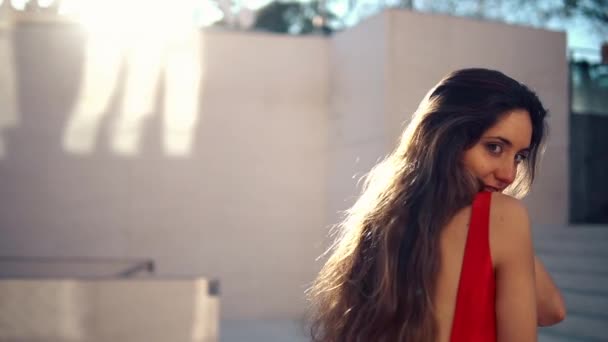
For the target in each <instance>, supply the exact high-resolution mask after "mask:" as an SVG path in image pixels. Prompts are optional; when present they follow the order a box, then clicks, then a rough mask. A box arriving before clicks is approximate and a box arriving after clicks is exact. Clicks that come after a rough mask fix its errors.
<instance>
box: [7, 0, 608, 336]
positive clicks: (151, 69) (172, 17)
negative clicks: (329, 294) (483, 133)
mask: <svg viewBox="0 0 608 342" xmlns="http://www.w3.org/2000/svg"><path fill="white" fill-rule="evenodd" d="M0 4H1V5H0V182H1V183H0V184H2V187H1V189H2V191H0V199H1V203H2V205H1V206H0V277H1V279H0V340H2V341H5V340H6V341H24V340H35V341H109V340H111V341H168V340H170V341H215V340H217V339H218V336H219V339H220V340H221V341H230V342H231V341H305V340H306V337H305V336H306V335H305V332H304V328H303V321H302V320H303V316H304V313H305V310H306V300H305V296H304V291H305V289H306V288H307V287H308V286H309V284H310V282H311V281H312V279H313V278H314V276H315V274H316V272H317V271H318V269H319V268H320V266H321V264H322V261H323V259H320V260H317V257H318V256H319V255H321V254H322V252H323V251H324V250H325V248H326V247H327V246H328V244H329V242H330V240H329V237H328V236H327V233H328V229H329V227H330V226H331V225H332V224H335V223H336V222H337V221H338V220H339V219H340V214H339V213H340V211H341V210H344V209H346V208H348V205H349V204H350V203H352V202H353V200H354V198H355V196H356V195H357V193H358V179H359V178H360V177H361V176H363V175H364V174H365V173H366V172H367V171H369V169H370V167H371V166H372V165H374V164H375V163H376V162H377V161H378V160H379V159H380V158H382V157H383V156H384V155H385V154H386V153H388V152H389V151H390V149H391V148H392V147H393V146H394V144H395V142H396V139H397V136H398V135H399V133H400V131H401V129H402V128H403V124H404V122H406V121H407V120H408V118H409V115H410V114H411V113H412V112H413V111H414V110H415V108H416V107H417V105H418V102H419V101H420V99H421V98H422V97H423V95H424V94H425V92H426V91H427V90H428V89H429V88H430V87H431V86H432V85H434V84H435V83H436V82H437V81H438V80H439V79H440V78H441V77H442V76H443V75H445V74H446V73H447V72H449V71H452V70H454V69H458V68H463V67H472V66H481V67H489V68H496V69H499V70H502V71H504V72H505V73H507V74H509V75H511V76H513V77H515V78H516V79H518V80H521V81H523V82H524V83H526V84H528V85H530V86H531V87H532V88H533V89H534V90H535V91H537V93H538V94H539V95H540V97H541V99H543V102H544V103H545V105H546V106H547V108H548V109H549V111H550V113H551V117H550V119H549V125H550V138H549V141H548V144H547V151H546V154H545V157H544V160H543V165H542V167H541V172H540V176H539V178H538V182H537V184H536V185H535V187H534V190H533V192H532V194H531V195H530V196H529V198H527V199H526V203H527V204H528V206H529V208H530V212H531V216H532V220H533V223H534V228H535V230H534V232H535V233H534V234H535V244H536V248H537V252H538V253H539V255H540V256H541V258H542V259H543V260H544V261H545V262H546V263H547V265H548V268H549V269H550V271H551V272H552V274H553V275H554V277H555V278H556V281H557V283H558V285H559V286H560V287H561V288H562V290H563V291H564V294H565V297H566V301H567V305H568V309H569V315H568V317H567V319H566V321H565V322H563V323H561V324H559V325H557V326H555V327H551V328H546V329H541V332H540V334H541V341H545V342H547V341H605V340H606V339H607V338H608V330H607V328H606V327H607V326H608V316H607V315H606V312H608V291H607V290H606V289H608V266H606V265H608V262H607V261H608V253H606V252H605V250H606V246H608V229H607V228H608V180H607V179H606V178H607V177H606V175H607V171H606V170H608V165H607V164H608V157H606V153H605V152H604V151H605V149H604V147H608V146H607V145H608V143H607V142H606V139H605V136H606V132H608V105H607V102H606V101H607V99H608V96H606V95H608V67H607V65H608V46H607V45H606V44H605V39H606V37H608V4H607V3H606V2H605V1H602V0H596V1H592V0H588V1H573V0H563V1H562V0H546V1H536V2H531V1H523V0H493V1H492V0H476V1H473V0H465V1H455V0H454V1H450V0H442V1H425V0H419V1H413V0H410V1H389V0H386V1H354V0H326V1H290V2H288V1H267V0H251V1H245V0H243V1H227V0H226V1H221V0H220V1H203V0H179V1H178V0H173V1H161V0H158V1H143V0H141V1H139V0H129V1H118V0H105V1H101V0H62V1H59V0H45V1H43V0H38V1H26V0H11V1H7V0H4V1H1V0H0ZM564 32H565V33H564ZM49 317H53V319H49Z"/></svg>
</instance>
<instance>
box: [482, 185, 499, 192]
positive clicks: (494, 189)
mask: <svg viewBox="0 0 608 342" xmlns="http://www.w3.org/2000/svg"><path fill="white" fill-rule="evenodd" d="M483 189H484V190H485V191H489V192H501V191H502V189H499V188H495V187H493V186H489V185H486V186H484V188H483Z"/></svg>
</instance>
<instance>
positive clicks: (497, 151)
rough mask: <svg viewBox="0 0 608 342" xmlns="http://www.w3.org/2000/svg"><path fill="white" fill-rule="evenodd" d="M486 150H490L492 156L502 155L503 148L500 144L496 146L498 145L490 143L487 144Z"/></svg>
mask: <svg viewBox="0 0 608 342" xmlns="http://www.w3.org/2000/svg"><path fill="white" fill-rule="evenodd" d="M486 149H488V151H489V152H490V153H492V154H496V155H498V154H501V153H502V146H501V145H500V144H496V143H489V144H486Z"/></svg>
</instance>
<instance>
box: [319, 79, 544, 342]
mask: <svg viewBox="0 0 608 342" xmlns="http://www.w3.org/2000/svg"><path fill="white" fill-rule="evenodd" d="M513 109H525V110H527V111H528V113H529V114H530V118H531V121H532V128H533V133H532V142H531V146H530V154H529V157H528V159H526V160H525V161H524V162H523V163H521V164H520V168H521V170H519V172H518V177H517V179H516V181H515V182H514V183H513V184H512V185H511V186H510V187H509V188H510V189H508V190H510V192H511V193H512V194H514V195H520V196H521V195H524V194H525V193H526V192H527V191H528V189H529V186H530V184H531V183H532V181H533V179H534V175H535V169H536V164H537V159H538V158H537V157H538V155H539V153H538V152H539V150H540V149H541V145H542V142H543V139H544V136H545V133H546V127H545V120H544V119H545V115H546V110H545V109H544V108H543V105H542V104H541V102H540V100H539V99H538V97H537V96H536V95H535V94H534V92H532V91H531V90H530V89H528V88H527V87H526V86H525V85H523V84H521V83H519V82H517V81H515V80H513V79H512V78H510V77H508V76H506V75H504V74H502V73H500V72H498V71H494V70H487V69H464V70H458V71H455V72H453V73H451V74H449V75H448V76H446V77H445V78H444V79H443V80H441V81H440V82H439V83H438V84H437V85H436V86H435V87H434V88H433V89H431V90H430V91H429V93H428V94H427V95H426V96H425V98H424V99H423V100H422V102H421V103H420V106H419V107H418V109H417V110H416V112H415V113H414V115H413V117H412V120H411V121H410V123H409V125H408V126H407V128H406V129H405V130H404V132H403V135H402V137H401V140H400V143H399V145H398V146H397V148H396V149H395V150H394V151H393V152H392V153H391V154H390V155H389V156H388V157H386V158H385V159H384V160H383V161H382V162H380V163H379V164H378V165H376V166H375V167H374V168H373V169H372V171H371V172H370V173H369V174H368V175H367V177H366V179H365V183H364V187H363V192H362V194H361V196H360V197H359V199H358V200H357V202H356V203H355V204H354V205H353V207H352V208H350V209H349V210H348V211H347V212H346V217H345V218H344V220H343V221H342V222H341V223H340V224H339V225H338V226H336V227H335V228H336V229H335V231H334V233H335V234H336V235H337V236H336V239H335V242H334V244H333V245H332V247H331V248H330V250H329V251H328V252H330V253H331V254H330V257H329V259H328V261H327V262H326V264H325V265H324V267H323V268H322V270H321V272H320V274H319V276H318V277H317V279H316V280H315V282H314V284H313V286H312V287H311V288H310V289H309V292H308V295H309V299H310V300H311V304H312V306H311V311H310V314H311V317H310V320H311V336H312V340H313V341H322V342H350V341H361V342H368V341H374V342H375V341H386V342H392V341H407V342H418V341H434V340H435V337H436V331H437V327H436V326H437V323H436V320H435V315H434V305H433V301H432V298H433V295H434V291H435V282H436V278H437V272H438V269H439V260H440V255H439V248H438V237H439V233H440V231H441V229H442V227H444V226H445V225H446V224H447V222H448V221H449V220H450V219H451V218H452V216H453V215H454V214H455V213H456V212H457V211H458V210H460V209H461V208H463V207H465V206H467V205H469V204H470V203H471V202H472V199H473V197H474V195H475V193H476V192H478V191H479V190H480V183H479V181H478V180H476V179H475V178H474V177H473V176H472V175H471V174H470V173H468V171H466V170H465V168H464V167H463V165H462V163H461V160H462V154H463V152H464V151H465V150H467V149H468V148H470V147H472V146H473V145H474V144H475V143H476V142H477V141H478V140H479V139H480V137H481V136H482V134H483V132H484V131H485V130H487V129H488V128H490V127H491V126H493V125H494V124H495V123H496V122H497V120H499V119H500V117H501V116H502V115H503V114H504V113H505V112H508V111H510V110H513Z"/></svg>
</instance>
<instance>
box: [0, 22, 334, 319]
mask: <svg viewBox="0 0 608 342" xmlns="http://www.w3.org/2000/svg"><path fill="white" fill-rule="evenodd" d="M13 34H14V45H13V46H14V51H13V52H14V54H15V55H16V58H15V60H16V61H17V65H16V66H15V68H16V75H17V80H16V83H17V84H18V85H19V86H18V87H17V89H18V100H19V103H18V105H19V107H20V108H21V111H20V120H21V124H20V125H19V126H18V127H15V128H14V129H12V130H10V131H8V132H6V138H7V139H6V142H7V154H6V156H5V158H4V159H3V160H1V161H0V179H2V183H3V191H2V192H1V194H0V198H1V201H2V206H0V236H1V238H0V251H2V252H1V254H2V255H25V256H29V255H34V256H92V257H94V256H113V257H150V258H153V259H154V260H155V261H156V262H157V265H158V269H157V271H158V272H157V273H158V274H159V275H160V276H191V275H202V276H205V277H210V278H218V279H220V282H221V296H222V307H223V310H222V311H223V314H224V315H225V316H226V317H231V318H239V317H252V316H256V317H263V316H264V315H284V316H294V315H297V314H299V313H300V312H301V311H302V310H301V308H302V306H303V305H304V294H303V290H304V289H305V288H306V286H307V284H308V282H309V281H310V280H311V279H312V277H313V275H314V274H315V272H316V271H317V269H318V266H317V265H316V264H315V263H314V261H313V260H314V259H315V257H317V256H318V254H319V253H320V247H318V248H316V249H315V248H314V247H312V246H314V245H315V244H316V245H318V246H320V242H321V241H322V240H323V236H324V230H323V227H324V223H325V217H324V215H325V207H326V203H325V202H326V201H325V198H326V194H325V188H326V154H325V151H326V150H327V133H326V132H327V114H326V113H327V111H328V110H327V108H328V95H327V94H328V80H327V79H328V68H327V65H328V58H327V48H326V46H327V41H326V40H325V39H322V38H316V37H315V38H293V37H285V36H269V35H258V34H242V33H219V32H206V33H203V34H201V35H200V47H201V58H200V63H201V64H200V68H201V70H203V71H202V81H201V87H200V93H199V99H200V101H199V102H200V104H199V107H198V112H197V115H198V121H197V122H196V123H195V128H194V134H195V137H194V142H193V147H192V151H191V153H190V154H189V155H186V156H182V157H174V156H171V155H168V154H167V152H166V151H165V149H164V148H163V145H162V140H163V139H162V132H163V119H162V116H161V114H162V111H163V105H162V101H163V96H164V95H163V89H162V88H160V87H159V90H158V93H157V94H159V95H160V96H159V98H158V100H156V99H155V98H154V97H151V98H150V100H153V104H152V106H151V109H152V112H151V113H149V114H148V115H147V116H146V117H145V118H144V120H142V121H143V124H142V127H141V130H142V132H141V133H142V138H141V144H140V146H139V151H138V152H137V153H133V154H132V155H122V154H120V153H118V152H119V151H117V150H116V149H115V148H114V147H113V145H112V139H113V136H114V134H115V132H114V131H113V128H114V127H115V122H116V121H117V120H120V115H122V114H124V113H122V110H123V107H124V102H125V101H127V100H128V99H127V97H128V96H127V95H125V85H124V84H121V82H120V77H118V80H119V81H118V82H117V83H116V87H105V88H106V90H107V89H110V94H108V93H107V92H106V93H103V92H97V93H94V94H95V95H96V98H97V97H99V98H103V97H107V96H109V95H111V97H112V98H111V99H110V100H109V103H108V105H107V106H97V107H103V108H102V110H103V111H104V113H102V114H99V115H98V118H97V119H96V120H98V126H99V133H98V137H97V139H96V144H94V146H93V149H92V150H91V151H90V152H87V153H81V154H73V153H71V152H70V151H66V150H65V149H64V147H63V145H62V141H63V138H64V134H65V132H66V126H67V124H68V121H69V120H70V116H71V115H72V112H73V111H74V110H75V109H74V108H76V107H77V104H78V103H80V102H79V101H81V100H82V99H79V96H81V94H82V93H83V91H82V90H81V89H80V88H81V87H82V86H83V83H84V77H83V70H84V69H85V66H84V65H83V64H84V62H85V57H86V56H89V58H93V57H94V56H91V55H90V54H89V55H87V51H85V50H86V44H85V43H86V41H85V37H84V35H83V34H82V33H81V32H79V31H78V30H77V29H75V28H73V27H69V26H63V25H36V24H22V25H21V26H17V27H16V28H15V31H14V32H13ZM105 61H106V62H107V63H108V64H109V63H110V62H111V60H110V58H108V57H106V58H105ZM118 71H120V70H117V69H110V70H106V72H108V73H113V72H114V73H116V72H118ZM125 71H128V70H125V69H123V70H122V73H123V75H122V76H123V77H124V76H125V75H124V73H125ZM85 93H86V92H85ZM85 100H86V99H85ZM136 100H137V99H136ZM85 102H86V101H85ZM93 102H94V101H93ZM90 106H93V107H95V106H94V105H90ZM85 107H86V106H85ZM93 114H95V113H93ZM177 114H179V113H177Z"/></svg>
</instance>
